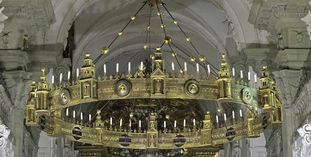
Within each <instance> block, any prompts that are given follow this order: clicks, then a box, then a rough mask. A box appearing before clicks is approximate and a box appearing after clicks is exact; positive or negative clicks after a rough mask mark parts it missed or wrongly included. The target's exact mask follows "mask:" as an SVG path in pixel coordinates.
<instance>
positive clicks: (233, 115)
mask: <svg viewBox="0 0 311 157" xmlns="http://www.w3.org/2000/svg"><path fill="white" fill-rule="evenodd" d="M232 118H233V119H235V113H234V111H232Z"/></svg>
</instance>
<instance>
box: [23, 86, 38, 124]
mask: <svg viewBox="0 0 311 157" xmlns="http://www.w3.org/2000/svg"><path fill="white" fill-rule="evenodd" d="M36 88H37V84H36V82H32V84H31V89H30V94H29V99H28V102H27V105H26V124H27V125H29V126H37V122H36V118H35V106H36V102H37V101H36V97H35V96H36V94H35V92H36Z"/></svg>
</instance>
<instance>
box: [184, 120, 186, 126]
mask: <svg viewBox="0 0 311 157" xmlns="http://www.w3.org/2000/svg"><path fill="white" fill-rule="evenodd" d="M184 127H186V119H184Z"/></svg>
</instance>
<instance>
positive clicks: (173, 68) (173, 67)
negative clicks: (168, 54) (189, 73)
mask: <svg viewBox="0 0 311 157" xmlns="http://www.w3.org/2000/svg"><path fill="white" fill-rule="evenodd" d="M172 71H175V64H174V62H172Z"/></svg>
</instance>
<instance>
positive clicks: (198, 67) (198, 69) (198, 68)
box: [197, 63, 200, 73]
mask: <svg viewBox="0 0 311 157" xmlns="http://www.w3.org/2000/svg"><path fill="white" fill-rule="evenodd" d="M199 72H200V66H199V63H197V73H199Z"/></svg>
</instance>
